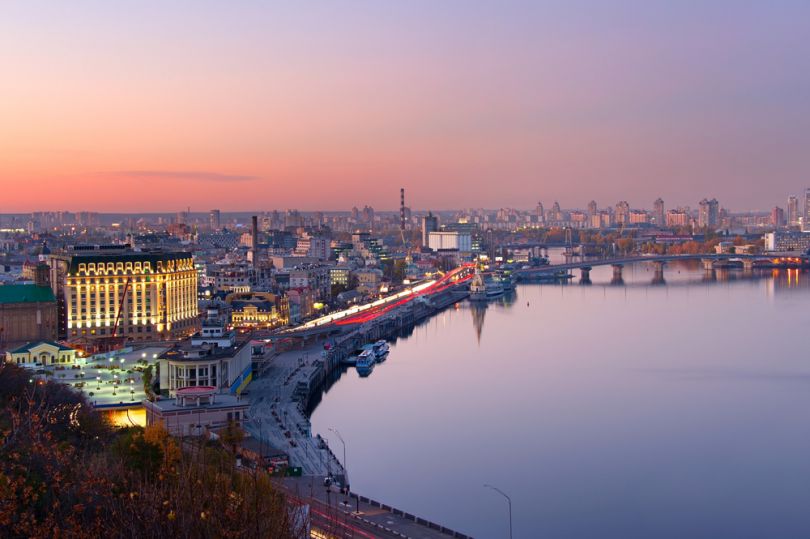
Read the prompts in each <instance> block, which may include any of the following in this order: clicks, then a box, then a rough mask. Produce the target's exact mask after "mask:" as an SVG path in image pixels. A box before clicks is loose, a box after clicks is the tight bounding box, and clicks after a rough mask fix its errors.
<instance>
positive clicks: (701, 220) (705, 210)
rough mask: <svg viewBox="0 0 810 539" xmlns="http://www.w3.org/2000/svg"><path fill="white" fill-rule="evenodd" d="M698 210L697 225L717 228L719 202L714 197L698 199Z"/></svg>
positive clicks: (718, 224) (718, 223)
mask: <svg viewBox="0 0 810 539" xmlns="http://www.w3.org/2000/svg"><path fill="white" fill-rule="evenodd" d="M699 206H700V208H699V210H698V227H700V228H717V227H718V226H720V203H719V202H717V199H716V198H713V199H711V200H706V199H705V198H704V199H703V200H701V201H700V203H699Z"/></svg>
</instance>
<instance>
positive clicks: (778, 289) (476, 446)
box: [312, 264, 810, 538]
mask: <svg viewBox="0 0 810 539" xmlns="http://www.w3.org/2000/svg"><path fill="white" fill-rule="evenodd" d="M577 277H578V275H577ZM611 277H612V271H611V268H610V267H600V268H595V269H594V270H593V271H592V272H591V280H592V282H593V284H592V285H590V286H582V285H579V284H577V280H578V279H574V280H573V281H572V283H571V284H568V285H536V284H524V285H520V286H519V287H518V289H517V291H516V293H515V294H514V295H513V296H511V297H509V298H506V299H504V300H503V301H500V302H497V303H491V304H489V305H487V306H485V307H475V306H473V305H471V304H470V303H468V302H464V303H462V304H460V305H458V306H456V307H455V308H450V309H448V310H446V311H444V312H442V313H440V314H439V315H437V316H435V317H433V318H431V319H430V320H428V321H426V322H425V323H423V324H422V325H420V326H418V327H416V328H415V329H414V330H413V332H412V333H411V334H410V335H409V336H407V337H404V338H400V339H398V340H397V341H396V343H395V344H394V345H393V346H392V348H391V353H390V355H389V358H388V360H387V361H386V362H385V363H383V364H381V365H378V366H377V367H376V368H375V370H374V372H373V373H372V374H371V376H369V377H368V378H364V379H361V378H359V377H358V376H357V374H356V372H355V371H354V370H349V371H347V372H346V373H345V374H344V375H343V376H341V378H340V379H339V380H338V381H337V382H336V383H335V384H334V385H332V386H331V387H330V388H329V389H328V391H327V392H326V393H325V394H324V396H323V400H322V402H321V403H320V404H319V405H318V407H317V408H316V410H315V411H314V413H313V415H312V423H313V432H320V433H321V434H322V435H324V436H326V437H329V436H330V435H331V432H329V431H328V427H336V428H338V429H339V430H340V432H341V433H342V435H343V437H344V439H345V440H346V443H347V460H348V463H347V464H348V472H349V476H350V478H351V484H352V488H353V490H355V491H357V492H360V493H362V494H363V495H366V496H369V497H372V498H375V499H378V500H380V501H383V502H384V503H387V504H390V505H393V506H395V507H398V508H401V509H404V510H406V511H410V512H412V513H415V514H417V515H419V516H421V517H424V518H428V519H431V520H434V521H436V522H439V523H441V524H443V525H446V526H448V527H451V528H454V529H457V530H459V531H461V532H465V533H469V534H472V535H474V536H476V537H506V536H507V534H508V513H507V505H506V502H505V500H504V499H503V498H501V497H500V496H498V495H497V494H496V493H495V492H493V491H491V490H489V489H485V488H483V484H484V483H490V484H493V485H495V486H497V487H499V488H500V489H502V490H504V491H505V492H507V493H508V494H509V495H510V496H511V497H512V500H513V512H514V534H515V537H555V538H560V537H562V538H586V537H587V538H591V537H622V538H628V537H638V538H642V537H643V538H647V537H664V538H669V537H671V538H682V537H692V538H694V537H706V538H709V537H712V538H716V537H781V538H792V537H807V536H808V533H810V513H809V512H808V511H807V508H808V507H810V458H808V455H810V422H808V417H807V410H808V409H810V354H808V353H807V346H806V344H805V342H806V336H805V335H806V331H807V329H806V328H807V320H808V318H807V314H806V313H807V304H808V303H807V302H808V299H810V274H808V273H806V272H805V273H800V272H797V271H791V272H785V271H784V270H783V271H781V272H774V273H771V272H767V273H764V274H763V273H755V274H754V275H753V276H744V275H743V273H742V271H741V270H740V271H725V272H724V271H717V272H715V273H714V274H713V275H707V274H705V273H704V270H703V269H702V268H701V267H699V265H698V264H692V265H687V264H677V265H676V264H671V265H669V266H667V267H666V270H665V279H666V284H665V285H651V284H650V283H651V282H652V279H653V268H652V266H651V265H648V264H638V265H635V266H629V267H625V268H624V282H625V284H624V285H623V286H611V285H610V284H609V283H610V281H611ZM331 445H332V447H333V448H335V449H337V448H340V443H339V442H338V441H337V440H336V439H332V440H331Z"/></svg>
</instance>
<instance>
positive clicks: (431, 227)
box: [422, 212, 439, 246]
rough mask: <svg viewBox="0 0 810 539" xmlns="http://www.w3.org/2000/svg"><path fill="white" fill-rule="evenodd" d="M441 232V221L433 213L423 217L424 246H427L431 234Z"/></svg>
mask: <svg viewBox="0 0 810 539" xmlns="http://www.w3.org/2000/svg"><path fill="white" fill-rule="evenodd" d="M437 230H439V219H438V217H436V216H435V215H433V213H431V212H428V214H427V215H425V216H424V217H422V245H424V246H427V245H428V243H429V241H428V238H429V237H430V233H431V232H436V231H437Z"/></svg>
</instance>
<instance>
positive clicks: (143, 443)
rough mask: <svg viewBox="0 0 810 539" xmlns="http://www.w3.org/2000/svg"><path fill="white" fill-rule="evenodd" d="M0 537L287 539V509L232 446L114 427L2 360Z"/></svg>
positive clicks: (64, 391)
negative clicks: (239, 462) (239, 464)
mask: <svg viewBox="0 0 810 539" xmlns="http://www.w3.org/2000/svg"><path fill="white" fill-rule="evenodd" d="M0 406H1V407H2V408H0V537H10V538H16V537H34V538H59V537H70V538H73V537H75V538H94V537H105V538H106V537H128V538H139V537H149V538H160V537H173V538H174V537H179V538H198V537H199V538H207V537H210V538H219V537H223V538H267V537H272V538H276V537H278V538H284V537H297V536H300V534H299V533H297V532H298V530H296V529H294V528H296V523H295V522H293V520H294V519H293V518H292V516H291V515H293V514H294V511H292V510H291V509H290V506H289V504H288V502H287V500H286V499H285V498H284V496H283V495H282V494H281V493H280V492H279V491H278V490H277V489H276V488H274V486H273V484H272V481H271V478H270V477H269V476H268V475H267V474H264V473H261V472H253V473H247V472H243V471H237V469H236V468H235V466H234V460H233V457H232V455H231V454H230V452H229V451H227V450H225V449H224V448H223V447H222V446H221V445H216V444H209V443H203V442H201V441H199V440H185V441H182V440H178V439H175V438H172V437H170V436H169V435H168V434H167V433H166V431H165V429H163V428H162V427H159V426H158V427H154V426H153V427H148V428H146V429H140V428H130V429H123V430H116V429H113V428H112V427H111V426H109V425H108V424H107V423H106V422H105V421H104V420H103V418H102V417H101V416H100V415H99V414H97V413H95V412H94V411H93V410H92V409H91V407H90V406H89V405H88V404H87V403H86V402H85V401H84V400H83V398H82V397H81V396H80V395H78V394H77V393H75V392H73V391H72V390H71V389H70V388H68V387H66V386H63V385H59V384H56V383H44V382H42V383H40V382H38V381H32V380H31V379H30V378H29V373H28V372H26V371H24V370H22V369H20V368H18V367H16V366H14V365H9V364H0Z"/></svg>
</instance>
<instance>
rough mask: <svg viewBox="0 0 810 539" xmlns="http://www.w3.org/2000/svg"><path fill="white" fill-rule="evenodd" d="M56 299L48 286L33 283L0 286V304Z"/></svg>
mask: <svg viewBox="0 0 810 539" xmlns="http://www.w3.org/2000/svg"><path fill="white" fill-rule="evenodd" d="M52 301H56V298H55V297H54V295H53V290H51V287H49V286H37V285H35V284H7V285H3V286H0V304H3V303H38V302H52Z"/></svg>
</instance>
